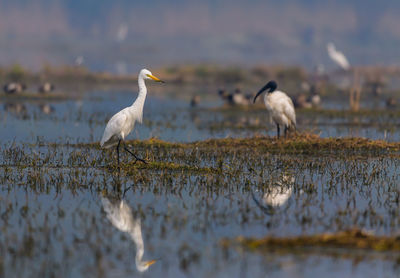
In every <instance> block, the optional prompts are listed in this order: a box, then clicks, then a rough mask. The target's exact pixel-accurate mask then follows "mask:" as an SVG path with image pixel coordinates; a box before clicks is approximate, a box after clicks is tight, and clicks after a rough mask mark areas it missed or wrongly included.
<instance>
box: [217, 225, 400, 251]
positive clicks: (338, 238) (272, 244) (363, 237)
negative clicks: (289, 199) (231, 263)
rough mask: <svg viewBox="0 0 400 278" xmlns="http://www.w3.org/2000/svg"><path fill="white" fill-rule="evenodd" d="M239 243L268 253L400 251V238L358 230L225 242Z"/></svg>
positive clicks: (239, 239)
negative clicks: (346, 249)
mask: <svg viewBox="0 0 400 278" xmlns="http://www.w3.org/2000/svg"><path fill="white" fill-rule="evenodd" d="M235 242H238V243H239V244H240V245H242V246H244V247H246V248H248V249H250V250H260V251H268V250H274V249H286V250H294V249H298V248H305V247H324V248H329V247H333V248H349V249H370V250H375V251H400V237H389V236H375V235H370V234H367V233H365V232H362V231H361V230H358V229H353V230H348V231H344V232H338V233H334V234H330V233H326V234H316V235H305V236H297V237H273V236H267V237H265V238H261V239H254V238H243V237H239V238H237V239H236V240H235V241H230V240H224V241H223V242H222V243H223V245H225V246H229V245H230V244H231V243H235Z"/></svg>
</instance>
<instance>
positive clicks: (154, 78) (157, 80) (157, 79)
mask: <svg viewBox="0 0 400 278" xmlns="http://www.w3.org/2000/svg"><path fill="white" fill-rule="evenodd" d="M147 76H148V77H150V78H151V79H153V80H154V81H156V82H161V83H165V82H164V81H162V80H161V79H159V78H157V77H155V76H154V75H151V74H147Z"/></svg>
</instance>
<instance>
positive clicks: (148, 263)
mask: <svg viewBox="0 0 400 278" xmlns="http://www.w3.org/2000/svg"><path fill="white" fill-rule="evenodd" d="M155 262H156V260H151V261H148V262H146V264H145V266H151V265H152V264H154V263H155Z"/></svg>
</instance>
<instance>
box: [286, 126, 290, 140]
mask: <svg viewBox="0 0 400 278" xmlns="http://www.w3.org/2000/svg"><path fill="white" fill-rule="evenodd" d="M288 129H289V128H288V127H287V126H286V125H285V138H287V131H288Z"/></svg>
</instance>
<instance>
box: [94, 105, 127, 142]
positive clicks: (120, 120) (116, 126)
mask: <svg viewBox="0 0 400 278" xmlns="http://www.w3.org/2000/svg"><path fill="white" fill-rule="evenodd" d="M127 118H128V117H127V115H125V111H124V110H121V111H120V112H118V113H117V114H115V115H114V116H112V118H111V119H110V120H109V121H108V123H107V126H106V128H105V129H104V133H103V137H102V138H101V142H100V145H101V146H103V145H104V144H105V145H104V147H106V148H109V147H112V146H113V145H115V144H116V143H117V140H111V142H108V141H109V140H110V139H111V138H112V137H113V136H118V135H119V134H120V133H121V131H122V128H123V127H124V126H125V124H126V121H127ZM107 143H108V144H107Z"/></svg>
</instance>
